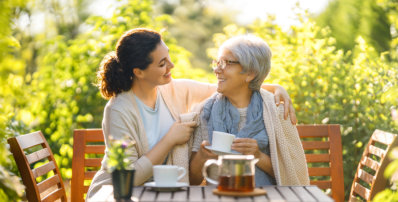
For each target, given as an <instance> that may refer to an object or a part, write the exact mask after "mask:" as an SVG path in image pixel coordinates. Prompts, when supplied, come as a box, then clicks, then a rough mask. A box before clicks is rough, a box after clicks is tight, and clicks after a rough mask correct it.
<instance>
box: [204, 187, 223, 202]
mask: <svg viewBox="0 0 398 202" xmlns="http://www.w3.org/2000/svg"><path fill="white" fill-rule="evenodd" d="M216 188H217V187H216V186H205V187H204V192H203V197H204V199H205V200H206V201H219V200H220V197H218V196H217V195H215V194H213V189H216Z"/></svg>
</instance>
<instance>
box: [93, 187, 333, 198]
mask: <svg viewBox="0 0 398 202" xmlns="http://www.w3.org/2000/svg"><path fill="white" fill-rule="evenodd" d="M215 188H216V186H190V187H186V188H183V189H182V190H180V191H175V192H157V191H153V190H152V189H151V188H148V187H142V186H140V187H134V191H133V196H132V198H131V200H130V201H305V202H311V201H333V199H331V198H330V197H329V196H328V195H326V194H325V193H323V192H322V190H320V189H319V188H318V187H317V186H265V187H262V188H263V189H265V190H266V191H267V194H266V195H262V196H255V197H239V198H238V197H229V196H218V195H214V194H213V192H212V191H213V189H215ZM87 201H88V202H92V201H115V199H114V198H113V187H112V186H111V185H105V186H103V187H102V188H101V189H100V190H99V191H98V192H97V194H95V195H94V196H93V197H91V198H90V199H87Z"/></svg>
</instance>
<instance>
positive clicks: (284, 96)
mask: <svg viewBox="0 0 398 202" xmlns="http://www.w3.org/2000/svg"><path fill="white" fill-rule="evenodd" d="M274 95H275V103H276V105H277V106H279V104H280V101H283V103H284V118H285V120H286V119H287V117H288V115H289V114H290V121H291V122H292V124H293V125H295V124H296V123H297V118H296V113H295V111H294V107H293V103H292V100H291V99H290V96H289V94H288V93H287V91H286V89H285V88H283V87H282V86H280V85H275V91H274Z"/></svg>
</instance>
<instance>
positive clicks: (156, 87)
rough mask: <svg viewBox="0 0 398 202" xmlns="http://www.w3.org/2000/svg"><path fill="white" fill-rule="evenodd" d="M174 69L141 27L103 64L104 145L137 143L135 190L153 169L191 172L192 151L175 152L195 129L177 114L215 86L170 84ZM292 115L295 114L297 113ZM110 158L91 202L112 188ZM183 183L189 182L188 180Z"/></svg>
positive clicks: (156, 38) (156, 39) (280, 92)
mask: <svg viewBox="0 0 398 202" xmlns="http://www.w3.org/2000/svg"><path fill="white" fill-rule="evenodd" d="M173 67H174V64H173V63H172V61H171V59H170V56H169V49H168V47H167V46H166V44H165V43H164V42H163V41H162V39H161V36H160V34H159V33H157V32H155V31H153V30H149V29H143V28H140V29H132V30H130V31H128V32H126V33H125V34H124V35H123V36H122V37H121V38H120V39H119V41H118V43H117V45H116V51H115V52H112V53H110V54H108V55H107V56H106V57H105V58H104V59H103V61H102V63H101V67H100V71H99V72H98V79H99V84H98V86H99V89H100V91H101V94H102V96H103V97H104V98H106V99H109V102H108V103H107V105H106V106H105V109H104V117H103V122H102V129H103V132H104V136H105V144H106V147H107V148H108V147H109V146H110V145H109V139H110V137H112V138H113V139H122V138H124V137H125V136H126V135H127V137H128V138H130V139H131V141H135V142H136V144H135V147H134V148H133V151H132V153H133V154H134V155H132V156H131V157H130V160H131V161H132V162H134V167H135V170H136V172H135V179H134V184H135V185H142V184H144V183H145V182H146V181H148V180H150V178H151V177H152V166H153V165H157V164H174V165H179V166H182V167H185V168H187V169H188V164H189V154H188V150H187V152H185V153H181V152H174V148H175V146H177V145H184V144H187V141H188V140H189V139H190V137H191V134H192V132H193V130H194V128H195V127H196V125H197V124H196V123H195V122H187V123H180V122H179V118H178V117H179V114H182V113H186V112H188V110H190V109H191V108H192V106H193V105H195V104H196V103H199V102H201V101H203V100H205V99H206V98H207V97H209V96H210V95H211V94H212V93H214V92H215V90H216V86H215V85H211V84H206V83H200V82H196V81H191V80H186V79H172V77H171V72H170V70H171V69H172V68H173ZM264 88H266V89H269V90H271V91H273V92H275V94H276V96H277V97H278V99H279V97H281V98H282V99H283V100H285V101H287V102H288V103H289V104H290V98H289V96H288V95H287V93H286V91H285V90H284V89H283V88H282V87H280V86H277V85H264ZM278 99H276V100H275V101H277V100H278ZM277 102H278V101H277ZM288 111H289V110H286V113H288ZM290 113H291V114H293V115H294V110H293V108H290ZM292 121H293V122H295V119H292ZM107 158H108V157H107V155H105V156H104V160H103V163H102V167H101V169H100V170H99V171H98V172H97V174H96V175H95V177H94V179H93V181H92V183H91V186H90V188H89V191H88V193H87V196H88V197H90V196H92V195H93V194H94V193H95V192H96V191H98V190H99V189H100V187H101V186H102V185H104V184H111V176H110V174H109V173H107V172H106V160H107ZM183 180H184V181H185V182H189V179H188V177H186V178H184V179H183Z"/></svg>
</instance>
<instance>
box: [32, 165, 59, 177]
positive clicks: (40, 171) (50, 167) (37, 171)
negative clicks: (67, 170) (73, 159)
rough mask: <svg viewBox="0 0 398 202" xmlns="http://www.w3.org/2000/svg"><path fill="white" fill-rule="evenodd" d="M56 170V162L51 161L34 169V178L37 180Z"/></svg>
mask: <svg viewBox="0 0 398 202" xmlns="http://www.w3.org/2000/svg"><path fill="white" fill-rule="evenodd" d="M54 169H55V164H54V161H50V162H48V163H46V164H44V165H42V166H40V167H38V168H35V169H33V170H32V173H33V176H34V178H37V177H40V176H42V175H44V174H46V173H48V172H50V171H51V170H54ZM54 173H55V171H54Z"/></svg>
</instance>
